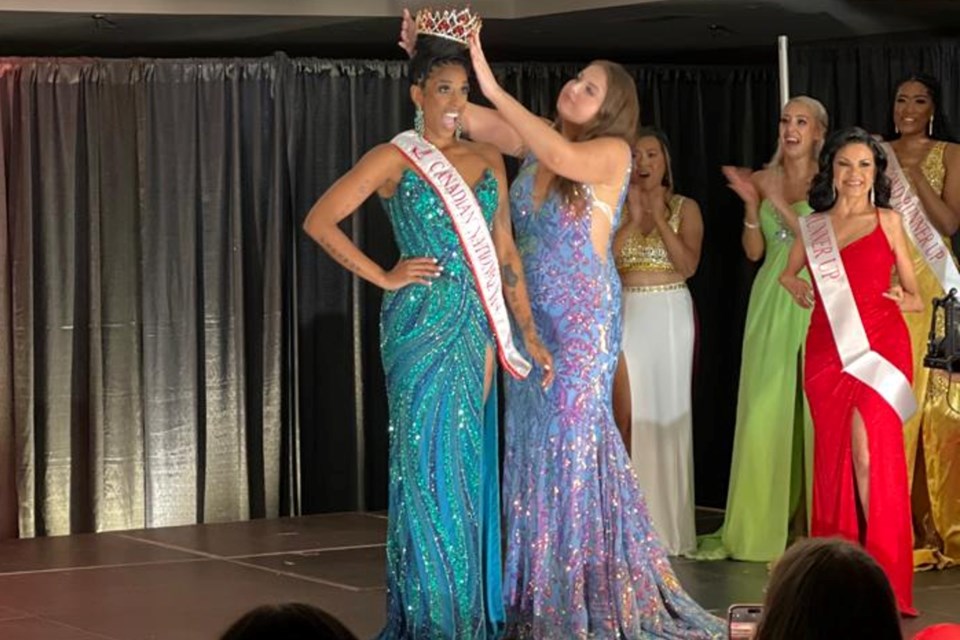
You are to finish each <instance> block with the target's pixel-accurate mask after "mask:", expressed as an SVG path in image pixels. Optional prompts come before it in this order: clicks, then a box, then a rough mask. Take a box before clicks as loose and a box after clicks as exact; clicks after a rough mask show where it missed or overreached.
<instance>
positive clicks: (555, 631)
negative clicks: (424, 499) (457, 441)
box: [465, 39, 725, 640]
mask: <svg viewBox="0 0 960 640" xmlns="http://www.w3.org/2000/svg"><path fill="white" fill-rule="evenodd" d="M471 55H472V59H473V63H474V68H475V70H476V73H477V80H478V83H479V85H480V88H481V89H482V90H483V92H484V95H485V96H486V97H487V98H488V99H489V100H490V102H491V103H492V104H493V105H494V107H496V111H492V110H489V109H483V108H482V107H477V106H474V105H471V106H470V107H469V108H468V109H467V111H466V117H465V125H466V130H467V131H468V132H469V133H470V134H471V135H473V136H475V137H476V138H478V139H481V140H491V141H495V142H497V143H498V146H499V147H500V149H501V150H502V151H504V152H512V153H514V154H516V155H519V156H522V157H524V158H525V160H524V164H523V167H522V168H521V170H520V173H519V175H518V176H517V179H516V181H515V182H514V184H513V186H512V187H511V193H510V202H511V215H512V221H513V224H514V225H515V226H516V238H517V240H516V241H517V247H518V249H519V251H520V255H521V256H522V260H523V266H524V270H525V271H524V272H525V274H526V276H527V285H528V287H529V292H530V302H531V306H532V308H533V313H534V321H535V325H536V327H537V329H538V331H539V335H540V336H541V337H542V338H543V340H544V342H545V343H546V344H547V345H548V348H549V349H550V351H551V352H552V353H553V355H554V359H555V363H556V364H555V369H556V371H555V378H554V380H553V381H552V384H550V385H547V387H546V388H544V386H543V385H541V384H538V382H540V373H539V372H537V373H535V374H531V376H530V377H529V378H528V379H527V380H522V381H508V383H507V393H506V429H505V434H506V446H505V449H506V453H505V460H504V484H503V502H504V510H505V518H506V540H507V556H506V566H505V570H504V573H505V580H504V588H505V597H506V603H507V623H508V637H510V638H518V639H520V638H538V639H539V638H542V639H544V640H581V639H582V640H586V639H588V638H590V639H592V640H647V639H654V638H662V639H666V638H675V639H679V638H686V639H688V640H693V639H706V638H720V637H724V636H725V625H724V624H723V621H722V620H720V619H718V618H716V617H714V616H712V615H710V614H709V613H708V612H707V611H705V610H704V609H703V608H701V607H700V606H699V605H698V604H697V603H696V602H695V601H694V600H693V599H692V598H691V597H690V596H689V595H688V594H687V593H686V592H685V591H684V590H683V587H682V586H681V585H680V583H679V581H678V580H677V577H676V575H675V574H674V572H673V569H672V568H671V565H670V562H669V560H668V558H667V554H666V550H665V548H664V547H663V544H662V543H661V542H660V540H659V537H658V536H657V533H656V531H655V530H654V528H653V523H652V522H651V521H650V516H649V513H648V512H647V507H646V504H645V502H644V499H643V494H642V492H641V490H640V488H639V486H638V485H637V480H636V477H635V476H634V474H633V469H632V467H631V465H630V460H629V459H628V456H627V452H626V449H625V448H624V445H623V440H622V439H621V437H620V433H619V431H618V430H617V427H616V425H615V424H614V421H613V407H612V385H613V373H614V369H615V367H616V362H617V357H618V355H619V353H620V340H621V335H622V327H621V311H620V307H621V291H620V280H619V277H618V275H617V272H616V268H615V266H614V261H613V257H612V253H611V245H612V239H613V238H612V236H613V234H612V231H613V230H614V229H615V228H616V225H617V223H618V221H619V217H620V210H621V207H622V204H623V198H624V195H625V193H626V192H625V187H626V183H627V177H628V174H629V171H630V167H631V144H630V142H631V140H632V138H633V136H634V134H635V132H636V128H637V120H638V116H639V105H638V102H637V95H636V87H635V85H634V82H633V80H632V79H631V78H630V76H629V75H628V74H627V72H626V71H625V70H624V69H623V68H622V67H621V66H620V65H616V64H613V63H610V62H605V61H597V62H594V63H592V64H590V65H588V66H587V67H586V68H585V69H583V71H581V73H580V74H579V75H578V77H577V78H576V79H573V80H571V81H570V82H568V83H567V84H566V85H565V86H564V88H563V90H562V91H561V93H560V96H559V97H558V99H557V111H558V119H557V123H556V124H555V125H554V126H551V125H550V124H548V123H546V122H544V121H543V120H541V119H540V118H537V117H536V116H534V115H533V114H531V113H530V112H529V111H527V110H526V109H525V108H524V107H523V106H521V105H520V104H519V103H518V102H517V101H516V100H514V99H513V98H512V97H511V96H509V95H508V94H507V93H506V92H504V91H503V89H502V88H500V87H499V85H498V84H497V82H496V79H495V78H494V76H493V74H492V72H491V71H490V68H489V66H488V65H487V63H486V60H485V58H484V56H483V52H482V50H481V48H480V43H479V40H478V39H474V40H473V41H472V42H471Z"/></svg>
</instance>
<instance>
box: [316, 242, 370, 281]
mask: <svg viewBox="0 0 960 640" xmlns="http://www.w3.org/2000/svg"><path fill="white" fill-rule="evenodd" d="M317 242H318V243H319V244H320V246H321V247H323V249H324V250H325V251H326V252H327V253H328V254H330V257H332V258H333V259H334V260H336V261H337V262H339V263H340V264H342V265H343V266H344V267H346V268H347V269H349V270H350V271H352V272H354V273H356V274H357V275H360V276H362V275H364V274H363V270H362V269H361V267H360V265H358V264H357V263H356V262H354V261H353V260H351V259H350V258H349V257H348V256H346V255H345V254H343V253H342V252H340V251H338V250H337V248H336V247H334V246H333V244H331V243H330V242H328V241H327V240H325V239H323V238H321V239H319V240H318V241H317Z"/></svg>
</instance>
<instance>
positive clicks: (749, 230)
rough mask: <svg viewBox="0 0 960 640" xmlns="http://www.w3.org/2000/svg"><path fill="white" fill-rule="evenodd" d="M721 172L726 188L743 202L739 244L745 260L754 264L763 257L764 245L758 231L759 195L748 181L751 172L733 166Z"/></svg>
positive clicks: (761, 232) (761, 234) (761, 233)
mask: <svg viewBox="0 0 960 640" xmlns="http://www.w3.org/2000/svg"><path fill="white" fill-rule="evenodd" d="M722 171H723V175H724V176H725V177H726V178H727V186H728V187H730V189H732V190H733V192H734V193H736V194H737V195H738V196H740V199H741V200H743V232H742V233H741V234H740V243H741V244H742V245H743V252H744V253H745V254H747V260H750V261H751V262H756V261H757V260H759V259H760V258H762V257H763V253H764V251H765V249H766V244H765V243H764V240H763V231H762V230H761V229H760V193H759V192H758V191H757V188H756V187H755V186H754V184H753V181H752V180H751V179H750V176H751V174H752V173H753V172H752V171H750V169H745V168H743V167H733V166H725V167H723V168H722Z"/></svg>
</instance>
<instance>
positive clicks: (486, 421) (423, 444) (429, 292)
mask: <svg viewBox="0 0 960 640" xmlns="http://www.w3.org/2000/svg"><path fill="white" fill-rule="evenodd" d="M474 192H475V194H476V196H477V199H478V200H479V202H480V206H481V208H482V210H483V215H484V217H485V218H486V219H487V221H488V224H492V220H493V216H494V213H495V211H496V208H497V197H498V196H497V181H496V178H495V177H494V174H493V173H492V172H491V171H489V170H488V171H486V172H485V173H484V175H483V177H482V178H481V179H480V181H479V182H478V183H477V185H476V186H475V187H474ZM383 204H384V207H385V209H386V211H387V215H388V217H389V218H390V222H391V224H392V226H393V231H394V236H395V238H396V242H397V245H398V246H399V249H400V253H401V256H402V257H403V258H413V257H424V256H426V257H434V258H437V259H438V260H439V263H440V264H441V265H442V266H443V268H444V271H443V274H442V275H441V276H440V277H439V278H437V279H436V280H435V281H434V283H433V285H431V286H426V285H411V286H407V287H404V288H402V289H399V290H397V291H393V292H388V293H386V294H385V295H384V298H383V306H382V309H381V319H380V321H381V326H380V336H381V343H380V348H381V352H382V357H383V368H384V371H385V373H386V387H387V400H388V405H389V411H390V463H389V465H390V473H389V509H390V512H389V525H388V530H387V589H388V593H387V624H386V627H385V628H384V630H383V631H382V632H381V633H380V636H379V637H380V638H382V639H384V640H399V639H414V638H415V639H417V640H420V639H425V640H432V639H440V638H443V639H450V638H456V639H471V640H474V639H485V638H496V637H499V633H500V631H501V630H502V625H503V600H502V592H501V573H500V564H501V557H500V526H499V513H498V508H499V498H498V495H499V494H498V451H497V412H496V397H497V392H496V388H494V389H492V390H491V391H490V393H489V396H488V398H489V399H488V400H487V401H486V402H485V401H484V398H483V374H484V361H485V357H486V352H487V349H488V348H492V346H493V344H494V341H493V334H492V331H491V329H490V325H489V323H488V321H487V317H486V315H485V313H484V310H483V308H482V307H481V303H480V298H479V295H478V294H477V291H476V287H475V285H474V281H473V276H472V274H471V272H470V271H469V267H468V266H467V263H466V261H465V258H464V255H463V253H462V251H461V249H460V244H459V242H458V239H457V235H456V233H455V232H454V230H453V226H452V223H451V221H450V219H449V217H448V215H447V213H446V212H445V211H444V210H443V204H442V202H441V200H440V199H439V197H438V196H437V195H436V193H435V192H434V191H433V189H432V188H431V187H430V186H429V185H428V184H427V183H426V182H425V181H424V180H423V178H422V177H420V175H419V174H417V173H415V172H414V171H412V170H407V171H405V172H404V174H403V176H402V178H401V180H400V184H399V186H398V187H397V191H396V192H395V193H394V195H393V196H391V197H390V198H388V199H384V200H383Z"/></svg>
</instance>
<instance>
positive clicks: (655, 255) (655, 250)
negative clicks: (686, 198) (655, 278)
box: [614, 195, 683, 273]
mask: <svg viewBox="0 0 960 640" xmlns="http://www.w3.org/2000/svg"><path fill="white" fill-rule="evenodd" d="M682 206H683V196H679V195H675V196H673V197H672V198H670V207H669V208H670V217H669V218H668V219H667V224H668V225H669V226H670V228H671V229H673V231H674V233H676V232H677V230H678V229H679V228H680V209H681V208H682ZM614 262H615V263H616V265H617V270H618V271H619V272H620V273H630V272H651V271H661V272H666V271H676V267H674V266H673V262H671V261H670V255H669V254H668V253H667V248H666V247H665V246H664V244H663V238H661V237H660V233H659V232H658V231H657V230H656V228H654V230H653V231H651V232H650V233H649V234H643V233H641V232H640V231H634V232H632V233H630V234H629V235H627V237H626V238H625V239H624V241H623V246H622V247H620V251H618V252H617V255H616V256H614Z"/></svg>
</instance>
